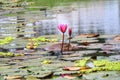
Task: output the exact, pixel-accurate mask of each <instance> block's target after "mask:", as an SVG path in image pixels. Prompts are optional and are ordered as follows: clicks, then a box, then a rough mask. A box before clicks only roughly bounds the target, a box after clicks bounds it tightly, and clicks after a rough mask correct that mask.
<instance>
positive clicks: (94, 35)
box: [79, 34, 100, 38]
mask: <svg viewBox="0 0 120 80" xmlns="http://www.w3.org/2000/svg"><path fill="white" fill-rule="evenodd" d="M79 36H80V37H87V38H92V37H98V36H100V35H99V34H81V35H79Z"/></svg>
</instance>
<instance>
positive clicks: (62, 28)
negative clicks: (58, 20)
mask: <svg viewBox="0 0 120 80" xmlns="http://www.w3.org/2000/svg"><path fill="white" fill-rule="evenodd" d="M58 29H59V30H60V31H61V32H62V33H65V32H66V30H67V24H60V25H59V26H58Z"/></svg>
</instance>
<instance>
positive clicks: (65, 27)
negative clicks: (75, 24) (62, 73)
mask: <svg viewBox="0 0 120 80" xmlns="http://www.w3.org/2000/svg"><path fill="white" fill-rule="evenodd" d="M58 29H59V30H60V31H61V32H62V46H61V53H62V52H63V45H64V33H65V32H66V30H67V24H60V25H59V26H58Z"/></svg>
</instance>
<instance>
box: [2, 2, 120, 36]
mask: <svg viewBox="0 0 120 80" xmlns="http://www.w3.org/2000/svg"><path fill="white" fill-rule="evenodd" d="M66 4H67V3H66ZM61 5H62V4H61ZM22 17H23V18H24V19H25V24H26V25H25V26H26V27H25V28H21V30H17V28H18V25H17V17H16V16H14V17H8V18H4V17H3V18H1V19H0V21H1V22H0V26H1V28H0V33H1V35H2V36H4V35H10V34H12V35H13V34H14V35H15V33H16V32H17V31H21V32H22V31H24V32H28V33H29V32H33V33H31V34H30V33H29V34H27V35H25V36H34V35H33V34H34V32H36V36H40V35H47V34H60V32H58V30H57V25H58V24H61V23H65V24H68V26H69V27H72V29H73V35H79V34H82V33H99V34H119V33H120V31H119V29H120V1H119V0H90V1H81V2H79V3H78V2H74V3H70V4H69V5H62V6H55V7H53V8H51V9H47V10H46V11H29V12H28V11H26V12H25V14H24V15H23V16H22ZM9 26H10V27H9ZM32 26H34V28H33V27H32ZM5 27H6V28H5ZM8 27H9V28H8ZM6 29H7V31H6Z"/></svg>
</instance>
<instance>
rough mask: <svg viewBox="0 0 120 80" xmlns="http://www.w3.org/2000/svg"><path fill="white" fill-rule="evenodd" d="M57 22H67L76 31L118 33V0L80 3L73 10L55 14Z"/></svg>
mask: <svg viewBox="0 0 120 80" xmlns="http://www.w3.org/2000/svg"><path fill="white" fill-rule="evenodd" d="M57 19H58V23H67V24H69V26H72V27H73V28H74V29H75V30H74V31H75V32H76V31H78V32H77V33H78V34H79V33H100V34H119V33H120V32H119V0H98V1H91V2H88V3H87V4H86V3H80V4H79V8H78V9H77V10H75V11H72V12H70V13H65V14H58V15H57Z"/></svg>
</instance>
